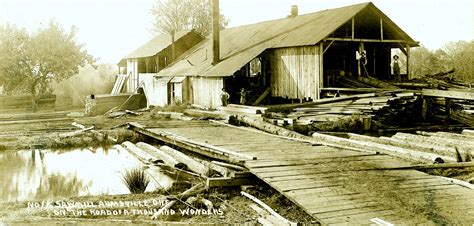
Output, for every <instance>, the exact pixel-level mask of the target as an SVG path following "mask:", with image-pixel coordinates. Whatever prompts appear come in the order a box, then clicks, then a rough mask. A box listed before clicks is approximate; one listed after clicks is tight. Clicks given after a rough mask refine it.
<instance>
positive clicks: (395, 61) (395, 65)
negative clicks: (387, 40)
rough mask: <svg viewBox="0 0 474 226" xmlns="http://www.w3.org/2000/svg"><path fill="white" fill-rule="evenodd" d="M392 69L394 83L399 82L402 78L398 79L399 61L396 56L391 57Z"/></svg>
mask: <svg viewBox="0 0 474 226" xmlns="http://www.w3.org/2000/svg"><path fill="white" fill-rule="evenodd" d="M392 69H393V75H394V76H395V81H397V82H400V81H401V80H402V78H401V77H400V61H399V60H398V55H395V56H393V62H392Z"/></svg>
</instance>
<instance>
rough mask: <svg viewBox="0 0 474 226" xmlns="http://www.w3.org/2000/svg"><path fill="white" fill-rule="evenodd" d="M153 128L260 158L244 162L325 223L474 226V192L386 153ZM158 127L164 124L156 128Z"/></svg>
mask: <svg viewBox="0 0 474 226" xmlns="http://www.w3.org/2000/svg"><path fill="white" fill-rule="evenodd" d="M154 127H155V128H151V127H150V128H147V130H148V131H150V132H153V131H155V132H158V131H166V132H170V133H174V134H177V135H180V136H183V137H186V138H189V139H192V140H195V141H198V142H203V143H207V144H210V145H214V146H218V147H220V148H225V149H228V150H232V151H236V152H240V153H245V154H249V155H253V156H256V157H257V160H251V161H246V163H245V166H246V167H247V168H249V170H250V171H251V172H252V173H253V174H255V175H256V176H257V177H258V178H260V179H262V180H263V181H265V182H266V183H268V184H269V185H270V186H271V187H273V188H275V189H276V190H278V191H279V192H281V193H282V194H283V195H284V196H286V197H287V198H288V199H290V200H291V201H293V202H294V203H295V204H297V205H298V206H300V207H301V208H302V209H303V210H304V211H306V212H307V213H308V214H310V215H312V216H313V217H314V218H315V219H317V220H318V221H320V222H321V223H322V224H350V225H353V224H371V223H372V222H371V219H373V218H379V219H382V220H384V221H388V222H390V223H394V224H403V225H407V224H419V223H422V224H426V223H428V224H463V225H471V224H473V223H474V191H473V190H471V189H468V188H464V187H462V186H459V185H455V184H452V183H451V182H449V181H448V180H445V179H443V178H440V177H436V176H431V175H428V174H425V173H422V172H419V171H415V170H380V168H384V167H400V166H407V165H408V164H407V163H405V162H402V161H400V160H398V159H395V158H392V157H389V156H386V155H380V154H370V153H362V152H356V151H350V150H343V149H337V148H332V147H326V146H313V145H311V144H309V143H303V142H298V141H293V140H288V139H284V138H281V137H277V136H273V135H270V134H265V133H262V132H259V131H251V130H248V129H240V128H234V127H229V126H225V125H219V124H215V123H209V122H192V123H163V124H162V125H154ZM156 127H159V128H156Z"/></svg>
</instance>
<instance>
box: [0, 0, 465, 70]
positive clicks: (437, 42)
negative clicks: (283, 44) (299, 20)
mask: <svg viewBox="0 0 474 226" xmlns="http://www.w3.org/2000/svg"><path fill="white" fill-rule="evenodd" d="M155 1H156V0H0V24H2V25H3V24H6V23H10V24H16V25H17V26H18V27H24V28H26V29H28V30H29V31H31V32H33V31H35V30H36V29H37V28H38V27H43V26H45V25H47V24H48V22H49V21H50V20H51V19H54V20H55V21H57V22H59V23H61V24H63V26H64V27H65V28H69V27H70V26H72V25H75V26H76V27H78V28H79V32H78V34H77V41H78V42H79V43H83V44H84V45H85V48H86V49H87V51H88V52H89V53H90V54H92V55H93V56H94V57H96V58H99V63H113V64H115V63H118V61H119V60H120V59H121V58H122V57H123V56H125V55H127V54H128V53H130V52H131V51H133V50H134V49H136V48H138V47H139V46H140V45H142V44H144V43H145V42H147V41H148V40H149V39H151V38H152V37H153V35H154V34H153V33H152V20H153V16H152V15H151V13H150V10H151V8H152V6H153V3H154V2H155ZM362 2H367V0H220V8H221V12H222V13H223V14H224V15H225V16H226V17H227V18H229V20H230V23H229V27H235V26H240V25H245V24H251V23H257V22H261V21H265V20H272V19H279V18H283V17H286V16H287V15H288V14H289V12H290V8H291V5H298V8H299V14H306V13H311V12H316V11H320V10H325V9H331V8H337V7H342V6H347V5H351V4H357V3H362ZM372 2H373V3H374V4H375V6H377V7H378V8H379V9H380V10H382V12H384V13H385V14H386V15H387V16H388V17H389V18H391V19H392V20H393V21H394V22H395V23H396V24H397V25H398V26H399V27H401V28H402V29H403V30H404V31H405V32H407V33H408V34H409V35H410V36H411V37H412V38H413V39H415V40H416V41H420V43H421V44H422V45H424V46H426V47H427V48H429V49H431V50H434V49H438V48H441V47H442V46H443V44H445V43H447V42H449V41H458V40H466V41H470V40H472V39H474V38H473V37H474V30H473V26H474V25H473V23H474V15H473V12H474V0H373V1H372Z"/></svg>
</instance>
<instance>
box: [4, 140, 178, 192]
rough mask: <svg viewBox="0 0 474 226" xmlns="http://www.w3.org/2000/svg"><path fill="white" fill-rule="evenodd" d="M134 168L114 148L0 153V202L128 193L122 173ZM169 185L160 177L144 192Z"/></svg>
mask: <svg viewBox="0 0 474 226" xmlns="http://www.w3.org/2000/svg"><path fill="white" fill-rule="evenodd" d="M138 166H140V164H139V162H138V161H137V160H136V159H135V158H134V157H133V156H131V155H130V154H129V153H128V152H120V151H119V150H116V149H109V150H104V149H100V148H99V149H96V150H89V149H81V150H72V151H67V152H65V151H51V150H41V151H40V150H34V151H18V152H8V153H0V201H24V200H32V199H53V198H54V199H57V198H68V197H72V196H82V195H101V194H128V193H129V191H128V189H127V187H126V186H125V185H124V184H123V182H122V173H123V172H125V170H127V169H130V168H134V167H138ZM171 183H172V181H171V179H170V178H169V177H167V176H166V175H164V174H163V175H161V177H160V181H158V182H155V181H153V180H151V182H150V184H149V185H148V187H147V191H153V190H155V189H156V188H159V187H162V186H163V187H169V186H170V185H171Z"/></svg>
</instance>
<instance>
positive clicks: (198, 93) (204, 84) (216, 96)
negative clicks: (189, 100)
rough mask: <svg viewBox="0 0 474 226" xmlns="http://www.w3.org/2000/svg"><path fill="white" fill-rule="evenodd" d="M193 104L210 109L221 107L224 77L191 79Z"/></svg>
mask: <svg viewBox="0 0 474 226" xmlns="http://www.w3.org/2000/svg"><path fill="white" fill-rule="evenodd" d="M190 82H191V83H192V85H191V86H192V87H191V89H192V95H193V103H194V104H196V105H200V106H203V107H208V108H214V109H215V108H216V107H219V106H221V100H220V93H221V89H222V87H224V86H223V79H222V77H216V78H214V77H190Z"/></svg>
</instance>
